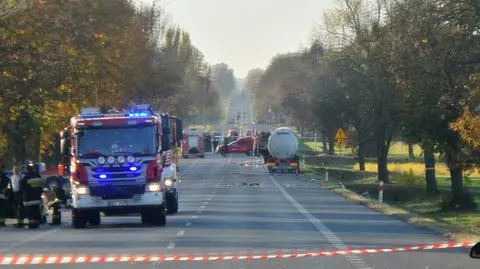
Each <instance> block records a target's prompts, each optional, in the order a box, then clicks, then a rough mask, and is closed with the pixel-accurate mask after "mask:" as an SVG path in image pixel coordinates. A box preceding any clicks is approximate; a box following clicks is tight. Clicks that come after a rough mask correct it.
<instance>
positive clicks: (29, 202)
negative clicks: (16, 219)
mask: <svg viewBox="0 0 480 269" xmlns="http://www.w3.org/2000/svg"><path fill="white" fill-rule="evenodd" d="M40 204H42V200H35V201H28V202H23V205H24V206H29V205H40Z"/></svg>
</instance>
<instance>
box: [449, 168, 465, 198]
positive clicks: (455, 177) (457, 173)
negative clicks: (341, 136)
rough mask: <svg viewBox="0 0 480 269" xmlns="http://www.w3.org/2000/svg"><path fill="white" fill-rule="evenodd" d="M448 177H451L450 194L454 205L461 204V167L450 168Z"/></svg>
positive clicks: (462, 192)
mask: <svg viewBox="0 0 480 269" xmlns="http://www.w3.org/2000/svg"><path fill="white" fill-rule="evenodd" d="M450 177H451V179H452V195H453V198H452V199H453V201H452V202H454V203H455V204H456V205H461V204H462V200H463V199H462V198H463V197H462V196H463V194H464V191H463V171H462V168H461V167H458V166H457V167H454V168H450Z"/></svg>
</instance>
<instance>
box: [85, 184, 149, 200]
mask: <svg viewBox="0 0 480 269" xmlns="http://www.w3.org/2000/svg"><path fill="white" fill-rule="evenodd" d="M90 193H91V194H92V195H93V196H100V197H102V199H131V198H133V196H134V195H136V194H143V193H145V185H121V186H115V185H104V186H96V187H90Z"/></svg>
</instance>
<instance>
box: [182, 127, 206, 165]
mask: <svg viewBox="0 0 480 269" xmlns="http://www.w3.org/2000/svg"><path fill="white" fill-rule="evenodd" d="M204 143H205V141H204V137H203V131H202V130H201V129H197V128H189V129H187V130H185V131H184V132H183V152H182V155H183V158H188V157H190V156H198V157H200V158H204V157H205V145H204Z"/></svg>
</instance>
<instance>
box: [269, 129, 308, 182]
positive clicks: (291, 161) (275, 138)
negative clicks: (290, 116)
mask: <svg viewBox="0 0 480 269" xmlns="http://www.w3.org/2000/svg"><path fill="white" fill-rule="evenodd" d="M267 148H268V152H269V155H270V156H269V158H268V159H269V160H268V161H267V168H268V170H269V171H270V172H274V171H282V172H285V171H293V172H295V173H297V174H298V173H299V170H300V168H299V162H298V160H299V158H298V155H297V152H298V138H297V135H296V134H295V132H294V131H292V130H291V129H290V128H287V127H281V128H278V129H276V130H275V131H273V132H272V133H271V134H270V137H269V138H268V144H267Z"/></svg>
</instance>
